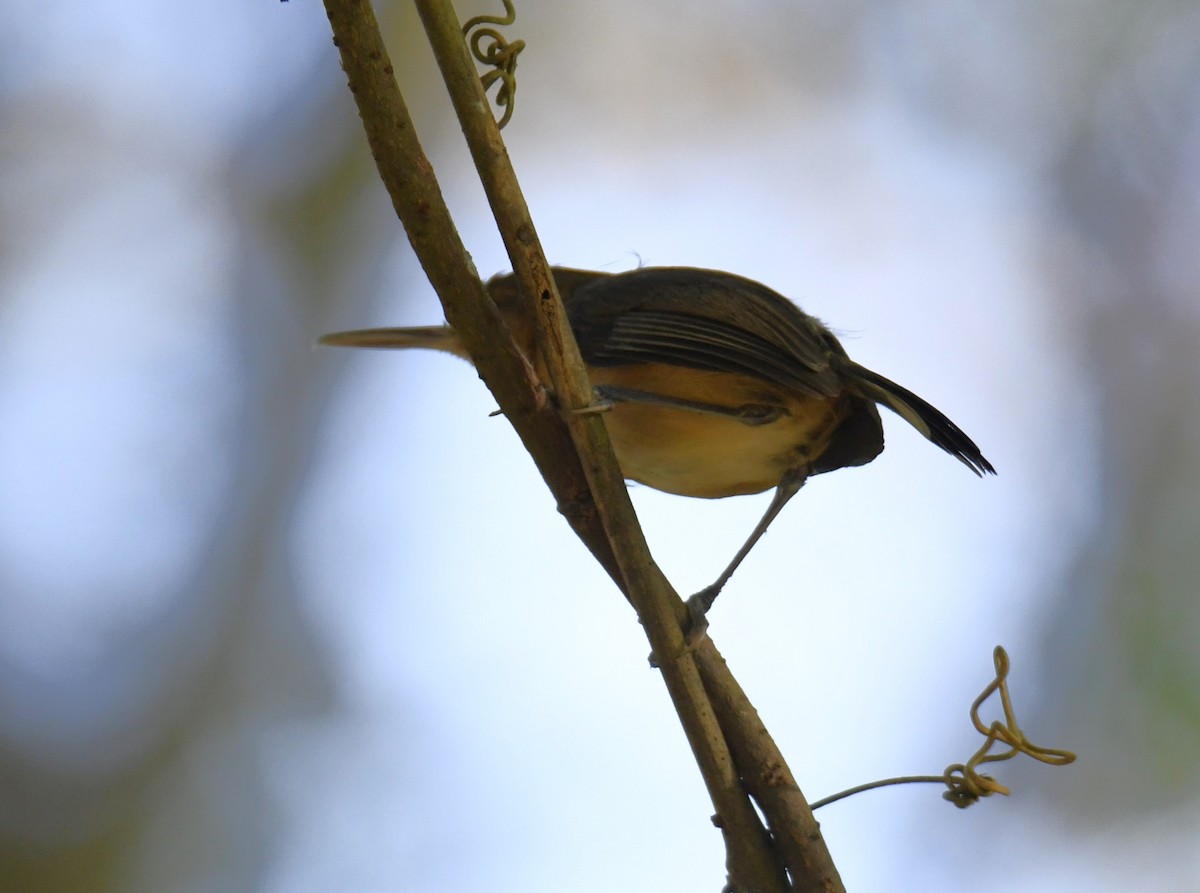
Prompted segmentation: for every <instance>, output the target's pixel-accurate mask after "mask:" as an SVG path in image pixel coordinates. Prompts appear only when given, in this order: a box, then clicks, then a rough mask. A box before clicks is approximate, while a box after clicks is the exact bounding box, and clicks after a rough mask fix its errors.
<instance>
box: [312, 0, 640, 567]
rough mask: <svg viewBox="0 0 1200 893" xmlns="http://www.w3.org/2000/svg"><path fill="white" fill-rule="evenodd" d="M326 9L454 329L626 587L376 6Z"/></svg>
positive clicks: (395, 193)
mask: <svg viewBox="0 0 1200 893" xmlns="http://www.w3.org/2000/svg"><path fill="white" fill-rule="evenodd" d="M325 9H326V14H327V15H328V16H329V22H330V25H331V27H332V29H333V42H334V44H335V45H336V46H337V47H338V50H339V52H340V53H341V59H342V68H343V69H344V70H345V72H346V78H347V80H348V81H349V84H350V92H351V93H353V94H354V99H355V102H356V103H357V104H358V111H359V115H360V116H361V117H362V121H363V128H364V129H365V131H366V134H367V142H368V143H369V144H370V147H371V154H372V156H373V157H374V158H375V163H376V165H377V166H378V168H379V174H380V177H381V178H382V180H383V183H384V186H385V187H386V188H387V191H388V195H389V196H390V197H391V199H392V205H393V207H394V208H395V209H396V214H397V215H398V216H399V218H400V220H401V222H402V223H403V224H404V230H405V232H406V233H407V234H408V239H409V241H410V242H411V243H412V246H413V250H414V251H415V252H416V255H417V258H418V260H419V261H420V262H421V266H422V267H423V268H424V269H425V273H426V275H427V276H428V277H429V281H430V283H431V284H432V285H433V287H434V290H435V291H436V292H437V294H438V296H439V297H440V298H441V300H442V305H443V307H444V308H445V312H446V319H447V321H449V323H450V324H451V325H452V326H454V328H455V330H456V331H458V332H459V334H460V335H461V336H462V339H463V342H464V343H465V344H466V345H467V346H468V348H469V349H470V351H471V357H472V359H473V360H474V361H475V365H476V367H477V368H478V369H479V373H480V377H481V378H482V379H483V380H484V382H485V383H486V384H487V386H488V387H489V388H490V389H491V391H492V394H493V396H495V398H496V402H497V404H499V406H500V408H501V410H502V411H503V413H504V415H505V416H506V417H507V418H508V420H509V421H510V422H511V423H512V425H513V427H514V428H516V430H517V433H518V434H519V435H520V437H521V440H522V442H523V443H524V444H525V448H526V449H527V450H528V451H529V453H530V455H531V456H533V460H534V462H535V463H536V464H537V467H538V470H539V471H540V472H541V474H542V477H543V478H545V480H546V483H547V485H548V486H549V487H550V489H551V491H553V493H554V494H555V495H556V496H557V497H558V499H559V505H560V506H565V507H570V510H568V511H564V514H565V515H566V517H567V520H568V521H569V522H570V523H571V526H572V527H573V528H574V529H575V532H576V533H577V534H578V535H579V536H580V538H581V539H582V540H583V541H584V543H585V544H586V545H587V546H588V548H589V549H591V550H592V554H593V555H595V556H596V559H597V560H598V561H599V562H600V564H601V565H602V566H603V567H604V569H605V570H606V571H608V573H609V575H610V576H612V577H613V579H614V580H616V581H617V583H618V585H620V584H621V577H620V573H619V571H618V569H617V566H616V561H615V559H614V558H613V554H612V549H611V547H610V546H609V544H608V540H607V538H606V537H605V535H604V530H603V528H602V527H601V525H600V519H599V516H598V515H597V514H596V511H595V506H594V504H593V502H592V498H591V493H590V491H589V489H588V484H587V478H586V477H585V475H584V473H583V466H582V465H581V464H580V462H579V455H578V453H576V451H575V447H574V444H573V443H572V442H571V438H570V435H569V433H568V432H567V429H566V427H565V426H564V425H563V423H562V421H561V419H560V418H559V417H558V414H557V413H554V412H551V411H548V406H547V404H546V400H545V395H544V393H543V392H541V390H540V385H539V384H538V383H537V382H536V376H534V374H533V372H532V370H531V369H530V368H529V364H528V363H527V362H526V360H525V358H524V356H523V355H522V354H521V352H520V350H518V349H517V347H516V345H515V344H514V343H513V340H512V337H511V336H510V335H509V332H508V329H507V328H506V327H505V326H504V324H503V322H502V321H501V319H500V315H499V312H498V311H497V310H496V306H495V304H493V303H492V301H491V298H490V297H488V294H487V291H486V290H485V289H484V287H483V283H482V282H480V280H479V275H478V274H477V273H476V271H475V267H474V265H473V264H472V263H471V258H470V256H469V255H468V254H467V251H466V248H465V247H463V244H462V240H461V239H460V238H459V235H458V231H457V230H456V229H455V227H454V222H453V220H452V219H451V217H450V212H449V210H447V208H446V204H445V202H444V201H443V199H442V193H441V189H440V188H439V187H438V183H437V178H436V177H435V176H434V173H433V168H432V166H431V165H430V163H429V160H428V159H427V158H426V157H425V153H424V151H423V150H422V148H421V144H420V141H419V140H418V139H417V134H416V130H415V129H414V128H413V123H412V118H411V117H410V116H409V113H408V108H407V106H406V105H405V102H404V97H403V96H402V95H401V94H400V88H399V87H398V86H397V85H396V79H395V77H394V75H393V73H392V64H391V61H390V60H389V58H388V54H387V48H386V47H385V46H384V44H383V39H382V37H381V36H380V34H379V26H378V24H377V23H376V21H375V14H374V12H373V11H372V9H371V4H370V3H369V2H367V0H326V3H325Z"/></svg>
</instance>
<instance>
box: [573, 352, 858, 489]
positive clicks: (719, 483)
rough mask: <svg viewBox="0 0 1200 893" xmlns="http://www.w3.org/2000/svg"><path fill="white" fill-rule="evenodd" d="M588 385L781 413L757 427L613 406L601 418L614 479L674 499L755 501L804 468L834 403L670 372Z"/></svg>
mask: <svg viewBox="0 0 1200 893" xmlns="http://www.w3.org/2000/svg"><path fill="white" fill-rule="evenodd" d="M592 382H593V384H597V385H603V384H610V385H616V386H619V387H626V388H634V389H637V390H640V391H644V392H650V393H653V394H659V395H662V396H665V397H674V398H678V399H684V400H692V401H700V402H703V403H710V404H717V405H720V406H727V407H730V408H737V407H739V406H743V405H746V404H753V405H756V406H771V407H777V408H779V409H782V410H783V412H782V414H781V415H780V416H779V418H777V419H775V420H774V421H772V422H768V423H765V424H759V425H748V424H746V423H745V422H742V421H739V420H737V419H734V418H728V417H725V416H721V415H714V414H710V413H704V412H696V411H693V410H688V409H682V408H676V407H666V406H657V405H647V404H644V403H627V402H618V403H616V404H615V405H614V406H613V407H612V409H611V410H609V411H608V412H606V413H604V415H603V418H604V421H605V424H606V426H607V428H608V434H609V437H610V438H611V439H612V444H613V449H614V450H615V452H616V454H617V460H618V462H619V463H620V466H621V472H622V474H623V475H624V476H625V477H626V478H629V479H630V480H634V481H638V482H639V483H642V484H645V485H646V486H648V487H653V488H654V489H656V490H663V491H665V492H667V493H677V494H679V495H681V496H695V497H702V498H710V499H712V498H719V497H723V496H738V495H742V494H746V493H760V492H762V491H763V490H769V489H771V488H773V487H775V486H776V485H777V484H778V483H779V481H780V478H782V477H783V475H784V473H785V472H787V471H789V470H790V469H793V468H800V467H803V466H805V465H807V464H808V462H809V461H811V459H813V458H815V457H816V456H818V455H819V454H820V452H821V451H822V450H824V448H825V446H826V445H827V444H828V440H829V436H830V434H831V433H832V432H833V430H834V429H835V428H836V425H837V422H838V417H837V413H836V408H835V402H834V401H832V400H827V399H820V398H813V397H808V396H806V395H802V394H795V393H792V392H788V391H785V390H784V389H782V388H779V387H777V386H774V385H771V384H769V383H767V382H763V381H760V380H758V379H755V378H751V377H748V376H740V375H731V374H729V373H714V372H705V371H699V370H690V369H688V370H681V369H679V368H678V367H671V366H649V365H647V366H632V367H630V366H621V367H616V368H607V369H606V368H593V369H592Z"/></svg>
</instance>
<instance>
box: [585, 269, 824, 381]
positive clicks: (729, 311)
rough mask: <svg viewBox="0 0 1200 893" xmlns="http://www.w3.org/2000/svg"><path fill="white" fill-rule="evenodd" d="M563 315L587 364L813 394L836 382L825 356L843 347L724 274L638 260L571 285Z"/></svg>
mask: <svg viewBox="0 0 1200 893" xmlns="http://www.w3.org/2000/svg"><path fill="white" fill-rule="evenodd" d="M567 315H568V317H569V319H570V322H571V328H572V329H573V330H574V332H575V337H576V339H577V340H578V341H579V347H580V350H581V351H582V353H583V357H584V360H585V361H587V362H588V363H589V364H592V365H597V366H621V365H627V364H634V363H663V364H667V365H674V366H686V367H688V368H691V369H704V370H709V371H713V372H733V373H737V374H741V375H749V376H752V377H755V378H761V379H763V380H765V381H768V382H772V383H775V384H778V385H782V386H784V387H787V388H791V389H794V390H796V391H800V392H801V393H806V394H813V395H817V396H830V395H834V394H836V393H838V392H839V390H840V388H841V385H840V382H839V376H838V374H837V373H836V371H834V370H833V369H832V368H831V360H833V359H834V358H835V357H844V356H845V354H844V352H843V351H842V349H841V346H840V345H839V344H838V343H837V340H836V339H835V338H834V337H833V336H832V335H831V334H829V332H828V331H827V330H826V329H825V328H824V326H822V325H821V324H820V323H819V322H818V321H817V320H815V319H814V318H813V317H811V316H808V315H807V314H806V313H804V312H803V311H802V310H800V308H799V307H797V306H796V305H795V304H793V303H792V302H791V301H789V300H787V299H786V298H784V297H783V296H782V295H779V294H777V293H776V292H774V291H771V289H769V288H767V287H766V286H764V285H760V284H758V283H757V282H754V281H752V280H749V279H744V278H742V277H740V276H734V275H731V274H729V273H721V272H717V271H714V270H698V269H691V268H686V267H646V268H643V269H640V270H631V271H630V272H628V273H618V274H615V275H612V276H605V277H602V278H598V279H594V280H592V281H590V282H587V283H585V284H582V285H579V286H578V287H576V288H575V289H574V290H573V291H571V293H570V295H569V297H568V298H567Z"/></svg>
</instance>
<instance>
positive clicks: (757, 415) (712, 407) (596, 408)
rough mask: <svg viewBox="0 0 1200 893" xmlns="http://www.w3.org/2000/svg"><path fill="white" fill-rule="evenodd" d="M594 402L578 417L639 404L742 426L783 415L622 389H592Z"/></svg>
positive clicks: (765, 407) (778, 410) (777, 409)
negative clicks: (695, 414)
mask: <svg viewBox="0 0 1200 893" xmlns="http://www.w3.org/2000/svg"><path fill="white" fill-rule="evenodd" d="M592 392H593V393H594V394H595V396H596V401H595V402H594V403H593V404H592V405H591V406H587V407H584V408H583V409H580V410H576V412H580V413H594V412H607V411H608V410H610V409H612V408H613V406H614V405H616V404H617V403H641V404H644V405H648V406H664V407H666V408H668V409H682V410H686V411H687V412H699V413H704V414H705V415H717V416H723V417H724V418H729V419H733V420H734V421H738V422H741V423H742V424H744V425H751V426H756V425H769V424H770V423H771V422H773V421H775V420H776V419H778V418H779V417H780V416H782V415H783V414H784V412H785V410H784V408H783V407H782V406H771V405H769V404H766V403H744V404H742V405H741V406H722V405H721V404H719V403H705V402H704V401H702V400H688V399H687V398H686V397H668V396H666V395H664V394H655V393H653V392H651V391H639V390H637V389H636V388H623V387H619V386H617V385H596V387H594V388H592Z"/></svg>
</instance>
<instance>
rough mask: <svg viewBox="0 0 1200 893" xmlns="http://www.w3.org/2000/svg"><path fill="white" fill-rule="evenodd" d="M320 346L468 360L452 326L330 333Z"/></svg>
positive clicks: (319, 340)
mask: <svg viewBox="0 0 1200 893" xmlns="http://www.w3.org/2000/svg"><path fill="white" fill-rule="evenodd" d="M318 343H319V344H328V345H331V346H333V347H370V348H376V349H380V350H397V349H403V348H409V347H423V348H426V349H428V350H443V351H445V352H446V353H452V354H455V355H456V356H460V357H464V358H465V357H466V352H465V351H464V350H463V348H462V342H460V341H459V339H458V335H457V334H456V333H455V331H454V330H453V329H452V328H450V327H449V326H413V327H411V328H396V329H354V330H352V331H349V332H331V333H330V334H328V335H322V336H321V337H320V338H319V339H318Z"/></svg>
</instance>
